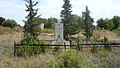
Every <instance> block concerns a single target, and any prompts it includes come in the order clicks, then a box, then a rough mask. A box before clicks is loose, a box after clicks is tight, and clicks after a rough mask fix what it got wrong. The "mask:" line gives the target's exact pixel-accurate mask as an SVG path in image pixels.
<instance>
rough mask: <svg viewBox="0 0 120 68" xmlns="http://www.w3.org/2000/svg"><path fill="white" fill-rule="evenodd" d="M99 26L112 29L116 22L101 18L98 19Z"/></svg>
mask: <svg viewBox="0 0 120 68" xmlns="http://www.w3.org/2000/svg"><path fill="white" fill-rule="evenodd" d="M97 23H98V24H97V26H98V27H100V28H101V29H103V28H104V29H106V30H112V29H113V28H114V23H113V21H112V20H111V19H107V18H106V19H105V20H104V19H102V18H101V19H99V20H98V21H97Z"/></svg>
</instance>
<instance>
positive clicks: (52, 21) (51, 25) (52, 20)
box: [45, 18, 58, 29]
mask: <svg viewBox="0 0 120 68" xmlns="http://www.w3.org/2000/svg"><path fill="white" fill-rule="evenodd" d="M57 22H58V20H57V19H56V18H48V22H47V23H46V25H45V27H46V28H50V29H52V28H54V25H55V23H57Z"/></svg>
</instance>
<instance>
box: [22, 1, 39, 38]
mask: <svg viewBox="0 0 120 68" xmlns="http://www.w3.org/2000/svg"><path fill="white" fill-rule="evenodd" d="M25 1H26V2H27V3H28V4H25V5H26V7H27V9H26V12H28V15H27V17H26V18H27V21H25V22H24V23H25V25H24V32H26V33H30V34H31V36H33V37H36V36H38V35H39V34H40V28H39V25H40V24H39V23H38V22H37V18H38V17H39V16H37V12H38V9H34V7H35V6H36V5H37V4H38V2H34V1H32V0H25Z"/></svg>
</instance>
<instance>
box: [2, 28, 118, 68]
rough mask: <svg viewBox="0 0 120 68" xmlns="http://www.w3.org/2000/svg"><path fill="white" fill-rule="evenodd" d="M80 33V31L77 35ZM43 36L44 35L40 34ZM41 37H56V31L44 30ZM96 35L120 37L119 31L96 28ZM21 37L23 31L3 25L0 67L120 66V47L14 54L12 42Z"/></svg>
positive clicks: (86, 67)
mask: <svg viewBox="0 0 120 68" xmlns="http://www.w3.org/2000/svg"><path fill="white" fill-rule="evenodd" d="M78 35H80V36H82V35H81V33H80V34H78ZM41 36H42V37H41ZM41 36H39V39H40V40H43V39H44V40H47V39H49V40H53V39H54V36H53V34H49V33H42V35H41ZM94 36H95V37H97V38H102V37H104V36H107V37H108V38H110V39H112V40H113V39H119V36H117V34H116V33H113V32H110V31H106V30H103V31H96V32H95V33H94ZM21 38H22V31H21V30H19V29H18V28H16V29H10V28H7V27H0V68H119V67H120V64H119V63H120V59H119V57H120V48H112V51H107V50H104V49H103V48H102V49H100V50H99V48H98V51H97V52H95V53H94V52H92V51H91V49H89V48H88V49H86V48H84V49H83V50H81V51H76V50H72V49H71V50H67V51H64V50H58V51H56V52H55V53H54V50H49V51H48V52H45V53H40V54H38V55H34V56H31V57H14V55H13V51H14V49H13V44H14V42H19V41H20V40H21Z"/></svg>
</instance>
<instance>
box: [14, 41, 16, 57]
mask: <svg viewBox="0 0 120 68" xmlns="http://www.w3.org/2000/svg"><path fill="white" fill-rule="evenodd" d="M14 56H16V43H15V41H14Z"/></svg>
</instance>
